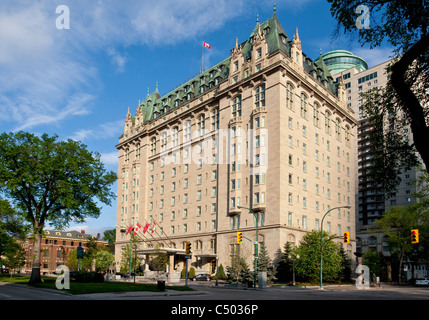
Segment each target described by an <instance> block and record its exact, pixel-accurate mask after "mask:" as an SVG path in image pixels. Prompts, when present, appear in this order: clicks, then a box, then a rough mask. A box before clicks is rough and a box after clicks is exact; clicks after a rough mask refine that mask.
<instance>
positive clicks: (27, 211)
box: [0, 132, 116, 284]
mask: <svg viewBox="0 0 429 320" xmlns="http://www.w3.org/2000/svg"><path fill="white" fill-rule="evenodd" d="M114 181H116V174H115V173H114V172H112V171H111V172H106V170H105V169H104V165H103V163H102V162H101V161H100V155H99V154H98V153H92V152H89V151H88V150H87V149H86V146H85V145H83V144H81V143H80V142H77V141H73V140H68V141H58V137H57V136H52V137H50V136H48V135H47V134H43V135H42V136H41V137H37V136H35V135H33V134H30V133H26V132H18V133H3V134H1V135H0V192H1V194H3V195H4V196H5V198H6V199H8V200H9V201H11V203H13V204H14V205H15V206H16V208H17V209H18V210H19V212H20V213H21V214H22V216H23V218H24V219H25V220H26V221H28V222H29V223H31V226H32V233H33V234H34V260H33V263H32V273H31V278H30V284H33V283H37V282H40V281H41V278H40V253H41V237H42V231H43V228H44V227H45V224H46V223H50V224H51V225H53V226H54V227H55V228H57V229H62V228H64V227H66V226H68V225H69V223H70V222H72V221H75V222H78V223H79V222H84V221H85V218H86V217H95V218H96V217H98V216H99V214H100V208H99V207H98V205H97V202H96V200H98V201H100V202H102V203H105V204H108V205H110V204H111V200H112V199H113V198H114V193H113V192H112V191H110V186H111V185H112V184H113V182H114Z"/></svg>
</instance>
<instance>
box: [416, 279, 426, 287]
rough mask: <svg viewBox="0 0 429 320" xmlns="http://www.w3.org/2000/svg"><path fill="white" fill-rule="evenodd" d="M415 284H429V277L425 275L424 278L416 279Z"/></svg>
mask: <svg viewBox="0 0 429 320" xmlns="http://www.w3.org/2000/svg"><path fill="white" fill-rule="evenodd" d="M416 286H429V279H428V278H427V277H426V278H424V279H416Z"/></svg>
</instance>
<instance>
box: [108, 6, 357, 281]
mask: <svg viewBox="0 0 429 320" xmlns="http://www.w3.org/2000/svg"><path fill="white" fill-rule="evenodd" d="M355 139H356V120H355V115H354V113H353V111H352V110H351V109H350V108H348V107H347V105H346V101H345V89H344V84H343V82H342V81H339V82H334V81H333V78H332V76H331V75H330V74H329V71H327V69H326V66H324V64H323V61H321V62H320V63H315V62H313V61H312V60H311V59H309V58H308V57H307V56H306V55H305V54H304V53H303V52H302V50H301V40H300V38H299V34H298V29H297V31H296V34H295V35H294V37H293V39H292V40H290V39H289V38H288V36H287V35H286V33H285V32H284V30H283V28H282V26H281V25H280V22H279V21H278V18H277V16H276V13H275V12H274V15H273V17H272V18H270V19H269V20H267V21H266V22H264V23H262V24H260V23H257V25H256V26H255V29H254V30H253V32H252V34H251V36H250V37H249V39H248V40H247V41H245V42H244V43H242V44H238V42H237V41H236V44H235V47H234V48H233V49H232V50H231V55H230V56H229V57H228V58H227V59H225V60H224V61H222V62H220V63H219V64H218V65H216V66H214V67H212V68H210V69H209V70H206V71H204V72H203V73H201V74H200V75H199V76H197V77H195V78H194V79H192V80H190V81H189V82H187V83H185V84H184V85H182V86H181V87H179V88H177V89H175V90H174V91H172V92H170V93H169V94H167V95H165V96H163V97H161V96H160V94H159V93H158V90H156V91H155V92H154V93H152V94H149V93H148V95H147V97H146V99H145V101H143V102H140V103H139V106H138V108H137V110H136V112H135V115H134V116H131V114H130V112H129V111H128V113H127V115H126V119H125V125H124V133H123V135H122V136H121V137H120V138H119V144H118V145H117V149H118V151H119V168H118V172H119V174H118V175H119V180H118V202H117V225H118V229H117V241H116V264H117V265H119V261H120V259H121V248H123V247H124V246H126V245H127V244H128V243H129V241H130V236H129V235H126V231H127V229H128V227H129V226H135V225H136V224H137V223H139V224H140V225H141V226H143V225H145V224H146V223H149V224H150V226H153V223H156V229H155V232H154V233H153V234H152V233H151V232H150V230H151V229H149V230H148V231H147V232H146V233H145V234H143V232H141V231H139V232H138V237H139V238H140V239H141V240H142V242H140V243H139V246H138V249H137V252H140V254H141V255H140V256H141V257H142V258H143V262H145V263H146V262H147V259H148V257H149V256H148V255H149V254H150V253H151V252H155V248H156V247H162V248H163V250H165V252H167V253H168V254H169V255H170V274H173V271H174V270H176V272H177V271H180V270H181V269H182V268H183V267H184V261H185V260H184V255H185V250H184V249H185V243H186V242H191V244H192V258H191V260H190V266H193V267H195V268H196V270H197V272H209V273H215V270H216V265H220V264H222V265H223V266H224V267H226V266H227V265H229V262H230V257H231V255H232V254H233V253H234V252H236V251H237V250H238V249H240V250H241V252H242V253H244V254H245V255H246V256H247V257H248V259H247V262H248V264H249V267H250V269H253V254H254V242H255V241H256V236H257V233H258V243H261V242H264V244H265V246H266V248H267V250H268V252H269V254H270V256H271V258H272V259H273V260H276V259H277V258H278V257H279V253H280V251H281V250H283V247H284V245H285V243H286V242H292V243H293V244H296V245H298V244H299V241H300V240H301V238H302V236H303V235H304V234H305V233H306V232H308V231H311V230H314V229H316V230H320V228H321V225H320V224H321V221H322V218H323V216H324V214H325V213H326V212H327V211H328V210H330V209H334V208H337V207H341V208H340V209H335V210H332V211H331V212H330V214H329V215H327V216H326V218H325V220H324V225H323V230H324V231H328V232H330V233H333V234H335V235H337V236H338V242H339V243H342V236H343V232H345V231H350V232H351V238H352V242H351V243H350V244H348V245H344V244H342V245H344V246H345V250H346V252H347V253H348V254H349V256H350V257H352V252H354V249H355V242H354V240H355V217H354V214H352V212H353V210H354V207H355V183H354V175H353V166H354V163H355V149H354V145H355ZM346 206H350V207H351V208H345V207H346ZM250 209H251V210H250ZM255 217H257V219H255ZM237 231H240V232H243V237H244V239H243V243H242V244H241V245H238V244H237V243H236V234H237ZM248 240H250V241H248ZM171 266H174V268H172V267H171ZM146 268H147V267H146Z"/></svg>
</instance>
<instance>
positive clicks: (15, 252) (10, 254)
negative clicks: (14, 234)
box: [0, 242, 25, 279]
mask: <svg viewBox="0 0 429 320" xmlns="http://www.w3.org/2000/svg"><path fill="white" fill-rule="evenodd" d="M0 263H2V264H4V265H5V266H6V267H8V268H9V269H10V278H11V279H12V270H17V269H18V268H21V267H23V266H24V265H25V250H24V249H23V248H22V247H21V245H20V244H19V243H17V242H14V243H13V245H11V246H9V247H8V250H6V251H5V252H4V253H3V258H2V259H0Z"/></svg>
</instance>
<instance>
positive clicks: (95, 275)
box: [70, 271, 104, 283]
mask: <svg viewBox="0 0 429 320" xmlns="http://www.w3.org/2000/svg"><path fill="white" fill-rule="evenodd" d="M70 279H71V281H75V282H83V283H89V282H103V281H104V277H103V275H102V274H101V273H99V272H88V271H76V272H73V274H71V276H70Z"/></svg>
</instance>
